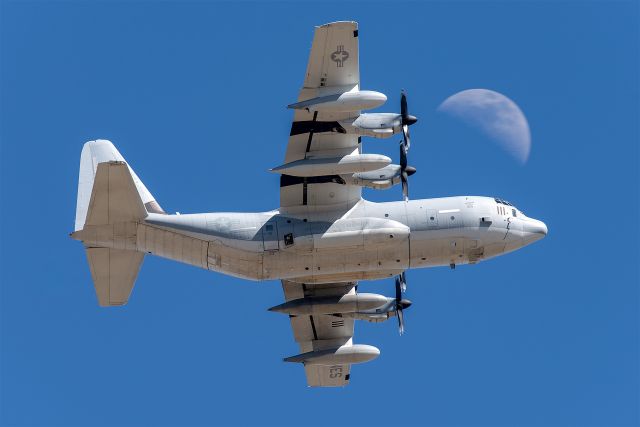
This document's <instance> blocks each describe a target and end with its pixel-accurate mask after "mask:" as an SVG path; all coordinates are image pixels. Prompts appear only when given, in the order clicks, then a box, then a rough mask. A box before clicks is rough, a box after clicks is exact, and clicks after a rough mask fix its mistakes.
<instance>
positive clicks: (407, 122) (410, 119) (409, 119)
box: [400, 89, 418, 151]
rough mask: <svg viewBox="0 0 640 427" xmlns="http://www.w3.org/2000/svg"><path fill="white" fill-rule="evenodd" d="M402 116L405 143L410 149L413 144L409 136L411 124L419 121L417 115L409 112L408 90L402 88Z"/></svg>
mask: <svg viewBox="0 0 640 427" xmlns="http://www.w3.org/2000/svg"><path fill="white" fill-rule="evenodd" d="M400 117H401V118H402V136H403V143H404V146H405V148H406V151H409V147H410V146H411V138H410V137H409V126H411V125H412V124H414V123H415V122H417V121H418V119H417V118H416V117H415V116H412V115H410V114H409V108H408V107H407V92H405V91H404V89H403V90H402V92H401V93H400Z"/></svg>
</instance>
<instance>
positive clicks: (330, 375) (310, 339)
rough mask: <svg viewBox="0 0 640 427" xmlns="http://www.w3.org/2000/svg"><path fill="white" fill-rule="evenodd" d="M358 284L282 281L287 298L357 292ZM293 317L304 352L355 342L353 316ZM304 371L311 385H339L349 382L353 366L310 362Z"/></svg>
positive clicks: (296, 334)
mask: <svg viewBox="0 0 640 427" xmlns="http://www.w3.org/2000/svg"><path fill="white" fill-rule="evenodd" d="M355 286H356V283H355V282H349V283H328V284H318V285H311V284H303V283H295V282H290V281H286V280H283V281H282V288H283V290H284V296H285V299H286V300H287V301H290V300H292V299H298V298H304V297H312V296H335V295H339V296H342V295H345V294H353V293H355V291H356V290H355ZM289 318H290V320H291V327H292V328H293V336H294V338H295V340H296V341H297V342H298V344H299V345H300V353H301V354H303V353H307V352H311V351H317V350H324V349H329V348H335V347H339V346H350V345H352V337H353V326H354V320H353V319H347V318H344V317H339V316H333V315H325V314H322V315H314V316H304V315H298V316H290V317H289ZM304 370H305V374H306V376H307V385H309V387H338V386H345V385H347V384H349V376H350V371H351V365H349V364H344V365H306V366H305V368H304Z"/></svg>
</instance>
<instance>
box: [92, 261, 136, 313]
mask: <svg viewBox="0 0 640 427" xmlns="http://www.w3.org/2000/svg"><path fill="white" fill-rule="evenodd" d="M143 259H144V253H143V252H136V251H130V250H124V249H111V248H87V260H88V261H89V268H90V269H91V277H92V278H93V284H94V286H95V288H96V295H97V296H98V304H100V306H101V307H109V306H114V305H124V304H126V303H127V301H129V295H130V294H131V289H133V285H134V283H135V281H136V277H138V272H139V271H140V265H142V260H143Z"/></svg>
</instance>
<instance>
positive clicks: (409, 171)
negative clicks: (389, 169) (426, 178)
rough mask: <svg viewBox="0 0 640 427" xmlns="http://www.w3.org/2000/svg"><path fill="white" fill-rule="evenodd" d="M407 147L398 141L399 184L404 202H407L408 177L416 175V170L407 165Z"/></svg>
mask: <svg viewBox="0 0 640 427" xmlns="http://www.w3.org/2000/svg"><path fill="white" fill-rule="evenodd" d="M407 151H408V148H407V146H406V145H405V144H404V143H403V142H402V141H400V182H401V183H402V195H403V197H404V200H405V201H407V200H409V177H410V176H411V175H413V174H414V173H416V168H414V167H413V166H408V165H407Z"/></svg>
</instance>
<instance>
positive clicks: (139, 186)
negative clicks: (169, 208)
mask: <svg viewBox="0 0 640 427" xmlns="http://www.w3.org/2000/svg"><path fill="white" fill-rule="evenodd" d="M113 161H117V162H125V160H124V158H123V157H122V155H121V154H120V152H119V151H118V150H117V149H116V147H114V145H113V144H112V143H111V141H107V140H105V139H98V140H95V141H89V142H87V143H86V144H84V147H83V148H82V154H81V155H80V175H79V177H78V200H77V204H76V223H75V231H78V230H82V229H83V228H84V224H85V222H86V219H87V211H88V209H89V203H90V201H91V192H92V190H93V184H94V181H95V176H96V172H97V170H98V164H100V163H106V162H113ZM127 167H128V169H129V171H130V173H131V177H132V178H133V182H134V184H135V188H136V190H137V192H138V195H139V197H140V199H141V200H142V204H143V205H144V206H145V208H146V210H147V211H148V212H154V213H164V211H163V210H162V208H161V207H160V205H158V203H157V202H156V200H155V198H154V197H153V195H152V194H151V193H150V192H149V190H147V187H145V185H144V184H143V183H142V181H140V178H138V175H136V173H135V172H134V171H133V169H131V167H130V166H129V165H128V164H127Z"/></svg>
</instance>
